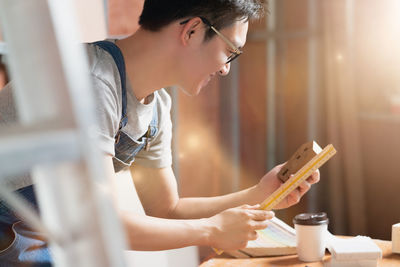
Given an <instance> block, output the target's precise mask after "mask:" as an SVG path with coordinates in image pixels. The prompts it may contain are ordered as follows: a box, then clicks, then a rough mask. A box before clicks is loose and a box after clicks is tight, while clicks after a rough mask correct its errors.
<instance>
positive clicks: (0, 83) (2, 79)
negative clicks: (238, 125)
mask: <svg viewBox="0 0 400 267" xmlns="http://www.w3.org/2000/svg"><path fill="white" fill-rule="evenodd" d="M7 83H8V75H7V70H6V66H5V65H4V63H3V62H2V56H1V55H0V91H1V89H2V88H3V87H4V86H5V85H6V84H7Z"/></svg>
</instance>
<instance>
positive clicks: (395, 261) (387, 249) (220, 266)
mask: <svg viewBox="0 0 400 267" xmlns="http://www.w3.org/2000/svg"><path fill="white" fill-rule="evenodd" d="M374 241H375V243H376V244H377V245H378V246H379V247H380V248H381V249H382V259H381V260H380V261H379V263H378V266H379V267H387V266H393V267H395V266H397V267H400V254H393V253H392V242H390V241H383V240H374ZM224 257H225V258H224ZM330 258H331V256H330V254H329V253H327V254H326V255H325V257H324V259H323V261H320V262H311V263H308V262H302V261H300V260H299V259H298V257H297V255H290V256H279V257H267V258H251V259H234V258H228V256H225V254H223V255H221V257H218V258H212V259H210V260H208V261H206V262H203V263H202V264H201V265H200V267H228V266H229V267H236V266H240V267H267V266H291V267H297V266H298V267H300V266H301V267H305V266H308V267H316V266H327V263H329V262H330Z"/></svg>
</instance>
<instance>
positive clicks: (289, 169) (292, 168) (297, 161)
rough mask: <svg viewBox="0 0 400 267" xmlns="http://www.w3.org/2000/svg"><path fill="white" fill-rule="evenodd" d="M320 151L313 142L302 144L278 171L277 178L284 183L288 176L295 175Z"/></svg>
mask: <svg viewBox="0 0 400 267" xmlns="http://www.w3.org/2000/svg"><path fill="white" fill-rule="evenodd" d="M321 151H322V148H321V147H320V146H319V145H318V144H317V143H316V142H315V141H311V142H308V143H305V144H303V145H302V146H300V147H299V148H298V149H297V150H296V152H295V153H294V154H293V155H292V157H291V158H290V159H289V160H288V162H286V164H285V165H284V166H283V167H282V169H281V170H280V171H279V173H278V178H279V179H280V180H281V181H282V182H283V183H284V182H286V181H287V180H288V179H289V178H290V175H292V174H295V173H296V172H297V171H298V170H300V169H301V168H302V167H303V166H304V165H305V164H307V162H309V161H310V160H311V159H312V158H313V157H314V156H316V155H317V154H319V153H320V152H321Z"/></svg>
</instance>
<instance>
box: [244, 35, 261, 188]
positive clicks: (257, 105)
mask: <svg viewBox="0 0 400 267" xmlns="http://www.w3.org/2000/svg"><path fill="white" fill-rule="evenodd" d="M265 58H266V49H265V43H264V42H251V41H249V42H248V43H247V44H246V46H245V50H244V54H243V55H242V56H241V58H240V74H239V79H240V91H239V108H240V163H241V166H240V167H241V181H240V187H241V188H247V187H249V186H252V185H254V184H255V183H257V182H258V181H259V179H260V178H261V177H262V176H263V174H264V173H265V171H266V149H267V144H266V141H267V131H266V112H267V108H266V99H267V98H266V79H265V76H266V61H265Z"/></svg>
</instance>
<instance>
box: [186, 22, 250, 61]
mask: <svg viewBox="0 0 400 267" xmlns="http://www.w3.org/2000/svg"><path fill="white" fill-rule="evenodd" d="M200 19H201V21H202V22H203V23H204V24H205V25H207V26H208V27H210V29H211V30H213V31H214V32H215V33H216V34H217V35H218V36H219V37H220V38H221V39H222V40H223V41H224V42H225V43H226V44H227V45H229V47H230V48H231V49H232V50H233V52H232V54H231V55H230V56H229V57H228V59H227V60H226V64H228V63H231V62H232V61H233V60H235V59H236V58H237V57H238V56H240V55H241V54H242V53H243V51H242V50H240V49H239V48H238V47H236V45H234V44H233V43H232V42H231V41H229V39H228V38H226V37H225V35H223V34H222V33H221V32H220V31H218V30H217V29H216V28H215V27H214V26H213V25H212V24H211V23H210V22H209V21H208V20H207V19H206V18H203V17H200ZM189 20H190V19H187V20H185V21H182V22H181V23H180V24H181V25H183V24H185V23H188V21H189Z"/></svg>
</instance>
